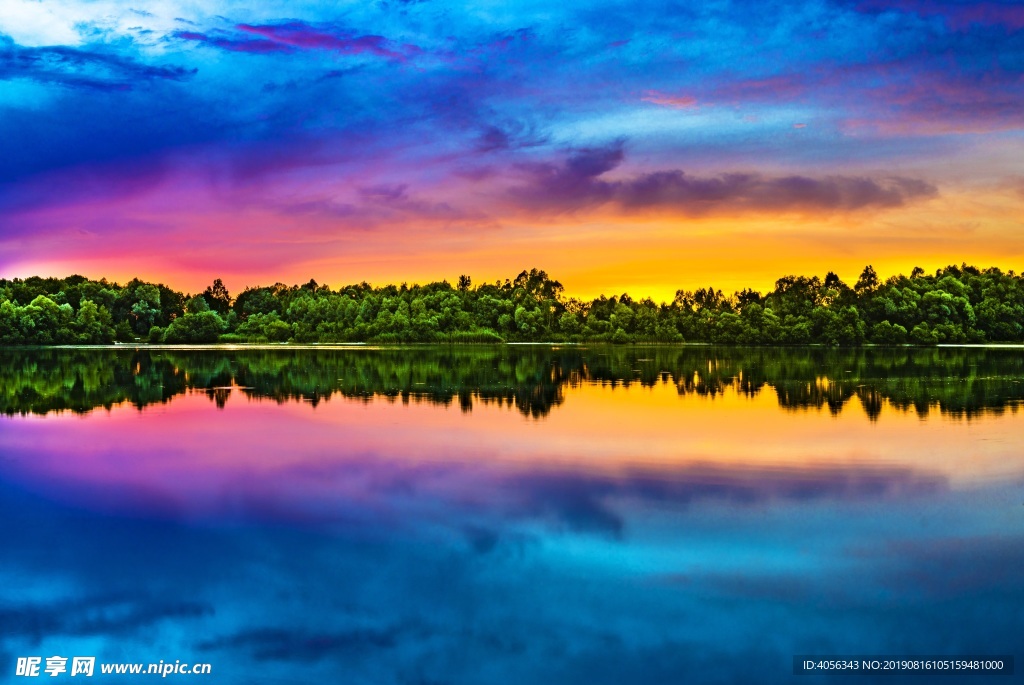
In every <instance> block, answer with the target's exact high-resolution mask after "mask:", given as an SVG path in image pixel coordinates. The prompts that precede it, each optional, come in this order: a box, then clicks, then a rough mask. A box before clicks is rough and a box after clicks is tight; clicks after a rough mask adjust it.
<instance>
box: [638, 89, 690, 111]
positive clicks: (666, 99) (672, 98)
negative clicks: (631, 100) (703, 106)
mask: <svg viewBox="0 0 1024 685" xmlns="http://www.w3.org/2000/svg"><path fill="white" fill-rule="evenodd" d="M640 99H641V100H643V101H644V102H650V103H653V104H655V105H661V106H662V107H671V108H673V109H692V108H694V107H696V106H697V98H695V97H692V96H690V95H670V94H668V93H662V92H661V91H657V90H646V91H644V96H643V97H642V98H640Z"/></svg>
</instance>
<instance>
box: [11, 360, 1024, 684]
mask: <svg viewBox="0 0 1024 685" xmlns="http://www.w3.org/2000/svg"><path fill="white" fill-rule="evenodd" d="M1022 402H1024V350H1022V349H1019V348H1018V349H1005V348H1004V349H1000V348H973V349H972V348H939V349H866V350H825V349H737V348H712V347H684V346H651V347H603V346H593V347H577V346H561V347H559V346H493V347H484V346H481V347H472V346H466V347H451V348H449V347H423V348H416V347H413V348H382V349H377V348H369V347H365V348H322V349H296V348H291V347H282V348H275V349H232V348H221V349H206V350H188V349H157V348H152V349H147V348H140V349H131V348H121V349H37V350H31V349H22V350H14V349H8V350H3V351H0V408H2V412H0V492H2V494H0V519H2V521H3V522H4V523H3V526H2V528H0V544H2V549H3V555H2V557H0V559H2V564H0V588H2V589H0V657H2V659H0V661H2V662H3V663H4V664H5V665H4V668H8V667H9V669H10V673H13V672H14V669H15V663H16V661H17V659H18V658H23V657H30V656H39V657H42V658H43V666H44V667H45V665H46V660H45V658H46V657H50V656H54V655H61V656H64V657H73V656H79V655H89V656H95V657H96V661H97V664H100V663H114V662H145V663H155V662H159V661H163V662H164V663H174V662H175V661H180V662H183V663H193V664H194V663H207V664H210V666H211V674H210V675H208V676H205V677H192V676H186V675H171V676H169V679H170V680H172V681H174V680H177V681H196V682H211V683H213V682H216V683H228V684H235V683H238V684H241V683H271V684H273V683H317V682H324V683H374V684H381V683H384V684H386V683H403V684H405V683H409V684H412V683H421V684H426V683H436V684H440V683H453V684H454V683H498V684H504V683H553V684H558V683H567V684H569V683H587V684H588V685H595V684H601V683H643V684H650V683H754V682H757V683H775V682H807V683H821V682H844V683H863V682H875V681H876V680H877V681H878V682H886V683H895V682H902V681H904V680H911V679H912V678H911V677H910V676H909V675H907V674H897V675H867V674H864V673H861V674H859V675H856V676H850V675H847V674H814V675H801V676H794V675H793V668H794V666H793V661H794V655H947V656H950V657H952V656H957V655H1016V657H1017V661H1018V663H1017V669H1016V671H1015V673H1016V674H1015V675H1013V676H993V675H989V674H984V675H979V674H977V673H960V674H957V675H955V676H952V677H947V678H942V679H940V682H950V683H952V682H957V683H961V682H992V683H999V682H1020V681H1021V676H1020V671H1021V665H1020V663H1019V662H1020V658H1021V656H1022V651H1021V647H1022V645H1024V639H1022V637H1021V636H1022V635H1024V582H1022V573H1024V449H1022V448H1024V439H1022V436H1024V411H1022ZM43 676H45V673H44V674H43ZM63 677H69V673H65V674H63ZM154 677H155V676H152V675H151V676H149V679H150V680H152V679H153V678H154ZM95 679H96V680H97V681H98V682H104V681H105V680H104V679H106V680H109V682H129V681H131V678H130V677H129V676H125V675H120V676H115V675H111V676H103V675H102V674H100V673H99V666H98V665H97V672H96V676H95ZM47 680H49V678H47ZM72 682H74V681H72Z"/></svg>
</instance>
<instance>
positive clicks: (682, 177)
mask: <svg viewBox="0 0 1024 685" xmlns="http://www.w3.org/2000/svg"><path fill="white" fill-rule="evenodd" d="M623 157H624V153H623V149H622V145H621V143H616V144H614V145H611V146H608V147H605V148H591V149H584V150H577V151H575V152H574V153H572V154H571V155H570V156H569V157H568V159H566V160H565V161H564V162H562V163H560V164H553V163H547V164H535V165H530V166H525V167H521V170H522V171H523V173H524V174H525V176H526V177H527V179H528V180H527V183H526V184H525V185H521V186H518V187H516V188H514V189H512V190H511V191H510V192H511V196H512V198H513V199H514V200H515V201H517V202H518V203H520V204H523V205H526V206H529V207H531V208H534V209H553V210H562V211H567V210H574V209H580V208H584V207H594V206H597V205H602V204H613V205H617V206H618V207H619V208H620V209H625V210H638V209H639V210H643V209H656V208H671V209H675V210H680V211H683V212H685V213H689V214H704V213H707V212H713V211H729V210H734V211H735V210H740V211H758V210H775V211H850V210H859V209H868V208H878V207H899V206H902V205H903V204H905V203H906V202H907V201H909V200H913V199H918V198H926V197H932V196H934V195H935V194H936V193H937V190H936V188H935V187H934V186H933V185H931V184H929V183H927V182H925V181H922V180H919V179H910V178H902V177H889V178H885V179H873V178H869V177H862V176H841V175H829V176H823V177H820V178H813V177H809V176H798V175H791V176H776V177H773V176H765V175H763V174H758V173H731V174H722V175H719V176H711V177H700V176H692V175H688V174H686V173H685V172H683V171H681V170H678V169H673V170H668V171H655V172H651V173H646V174H639V175H636V176H632V177H629V178H626V179H620V180H604V179H603V178H602V176H603V175H604V174H605V173H606V172H608V171H611V170H612V169H614V168H616V167H617V166H618V165H619V164H620V163H621V162H622V160H623Z"/></svg>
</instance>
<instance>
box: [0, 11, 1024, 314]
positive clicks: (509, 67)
mask: <svg viewBox="0 0 1024 685" xmlns="http://www.w3.org/2000/svg"><path fill="white" fill-rule="evenodd" d="M1021 112H1024V7H1022V6H1021V5H1020V4H1019V3H1016V2H1010V1H1005V2H1004V1H1002V0H988V1H985V2H963V1H961V0H935V1H925V0H897V1H895V2H885V3H883V2H877V1H876V0H825V1H820V2H802V1H794V2H786V1H781V2H718V1H713V0H712V1H707V2H704V1H702V2H658V3H640V4H638V3H626V2H610V1H608V0H587V1H585V2H575V1H572V0H570V1H567V2H560V3H551V2H547V1H545V2H532V1H525V2H517V3H500V2H472V3H457V2H446V1H442V0H423V1H420V2H416V1H412V2H401V1H398V0H389V1H386V2H382V1H377V2H350V3H346V2H332V3H324V2H245V3H241V2H233V1H229V0H211V1H210V2H202V3H196V2H193V1H192V0H171V1H166V2H149V3H126V2H120V1H118V0H95V1H92V2H70V1H68V0H55V1H52V2H51V1H47V0H43V1H33V0H8V1H7V2H5V3H4V11H3V13H2V14H0V277H5V278H11V277H27V276H30V275H44V276H66V275H70V274H72V273H80V274H83V275H86V276H89V277H93V278H99V277H107V278H110V279H112V280H119V281H122V282H123V281H126V280H128V279H130V278H132V277H136V276H138V277H141V278H144V279H147V280H152V281H159V282H163V283H166V284H168V285H171V286H172V287H176V288H179V289H182V290H187V291H191V292H196V291H199V290H201V289H202V288H204V287H205V286H206V285H209V284H210V283H211V282H212V280H213V279H214V278H218V277H219V278H222V279H223V280H224V282H225V284H226V285H227V286H228V288H229V290H231V291H232V293H237V292H239V291H241V290H242V289H243V288H244V287H247V286H256V285H261V284H264V285H266V284H272V283H274V282H284V283H304V282H306V281H308V280H309V279H310V278H314V279H316V280H317V282H319V283H326V284H329V285H331V286H334V287H338V286H341V285H344V284H348V283H357V282H361V281H368V282H371V283H375V284H380V285H382V284H386V283H389V282H394V283H400V282H409V283H414V282H420V283H423V282H428V281H435V280H441V279H448V280H449V281H454V280H455V279H456V278H457V277H458V276H459V275H460V274H468V275H470V276H472V277H473V279H474V282H476V283H481V282H490V281H494V280H496V279H502V280H503V279H505V278H513V277H514V276H515V275H516V274H517V273H518V272H519V271H521V270H522V269H529V268H533V267H536V268H540V269H544V270H546V271H547V272H548V273H549V274H550V275H551V276H552V277H554V278H556V279H558V280H559V281H561V282H562V283H563V285H564V286H565V288H566V294H567V295H569V296H577V297H594V296H597V295H598V294H601V293H605V294H618V293H621V292H624V291H628V292H629V293H630V294H632V295H633V296H634V297H643V296H651V297H654V298H655V299H656V300H666V299H671V298H672V296H673V294H674V292H675V291H676V290H677V289H680V288H682V289H693V288H697V287H704V286H707V285H714V286H715V287H718V288H722V289H723V290H725V291H726V292H731V291H733V290H737V289H740V288H743V287H754V288H756V289H760V290H765V289H768V288H770V287H771V285H772V284H773V283H774V281H775V279H777V278H778V277H780V276H783V275H786V274H803V275H813V274H817V275H824V274H825V273H826V272H827V271H829V270H832V271H835V272H837V273H838V274H839V275H840V276H842V277H843V278H844V279H846V280H848V281H851V282H852V281H853V280H855V279H856V277H857V275H858V274H859V272H860V270H861V269H862V268H863V267H864V265H866V264H872V265H874V267H875V268H876V270H877V271H878V272H879V274H880V275H881V276H883V277H887V276H889V275H892V274H895V273H909V272H910V270H911V269H912V268H913V267H914V266H922V267H924V268H926V269H927V270H933V269H935V268H938V267H941V266H945V265H947V264H951V263H955V264H959V263H961V262H967V263H969V264H975V265H977V266H982V267H984V266H991V265H994V266H999V267H1000V268H1003V269H1004V270H1009V269H1015V270H1017V271H1022V270H1024V231H1022V228H1024V135H1022V134H1024V116H1022V114H1021Z"/></svg>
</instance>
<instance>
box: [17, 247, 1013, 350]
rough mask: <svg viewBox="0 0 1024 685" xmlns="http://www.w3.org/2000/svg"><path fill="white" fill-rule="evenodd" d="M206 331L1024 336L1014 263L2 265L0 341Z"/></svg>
mask: <svg viewBox="0 0 1024 685" xmlns="http://www.w3.org/2000/svg"><path fill="white" fill-rule="evenodd" d="M114 341H122V342H136V341H143V342H149V343H169V344H177V343H214V342H299V343H308V342H372V343H435V342H449V343H460V342H484V343H486V342H541V341H551V342H610V343H630V342H705V343H716V344H740V345H803V344H823V345H832V346H855V345H861V344H864V343H874V344H883V345H893V344H907V343H909V344H916V345H932V344H936V343H982V342H1024V276H1022V275H1017V274H1015V273H1014V272H1013V271H1009V272H1003V271H1001V270H1000V269H998V268H996V267H990V268H987V269H979V268H977V267H973V266H968V265H966V264H963V265H961V266H955V265H951V266H947V267H945V268H942V269H938V270H937V271H936V272H935V273H934V274H928V273H925V271H924V270H923V269H921V268H919V267H915V268H914V269H913V271H912V272H911V273H910V275H909V276H905V275H902V274H901V275H898V276H893V277H891V278H889V279H887V280H885V281H881V280H880V279H879V277H878V275H877V273H876V272H875V270H874V269H873V268H872V267H871V266H867V267H865V268H864V270H863V271H862V273H861V275H860V277H859V278H858V279H857V281H856V282H855V283H854V284H853V285H852V286H850V285H848V284H846V283H844V282H843V281H842V279H840V278H839V277H838V276H837V275H836V274H835V273H832V272H829V273H828V274H827V275H826V276H825V278H824V279H821V278H819V277H817V276H814V277H806V276H784V277H783V278H780V279H778V280H777V281H776V282H775V287H774V288H773V289H772V290H771V291H770V292H767V293H760V292H758V291H755V290H751V289H744V290H741V291H738V292H735V293H733V294H732V295H725V294H724V293H723V292H722V291H721V290H718V289H715V288H713V287H708V288H700V289H697V290H693V291H691V290H679V291H677V292H676V294H675V297H674V298H673V300H672V301H671V302H662V303H660V304H659V303H655V302H654V301H653V300H652V299H651V298H643V299H633V298H632V297H630V295H629V294H626V293H623V294H622V295H618V296H612V297H606V296H604V295H602V296H601V297H598V298H596V299H593V300H590V301H584V300H580V299H576V298H567V297H566V296H565V294H564V289H563V287H562V284H561V283H559V282H558V281H556V280H553V279H551V278H550V277H549V276H548V274H547V273H545V272H544V271H542V270H538V269H531V270H529V271H525V270H524V271H522V272H521V273H520V274H519V275H518V276H516V277H515V278H514V279H512V280H509V279H506V280H505V281H496V282H494V283H484V284H481V285H474V284H473V282H472V279H471V278H470V277H469V276H465V275H463V276H459V278H458V279H457V280H456V282H455V285H452V284H451V283H449V282H448V281H440V282H436V283H428V284H426V285H411V286H410V285H407V284H405V283H403V284H401V285H386V286H380V287H374V286H371V285H369V284H367V283H365V282H364V283H359V284H355V285H347V286H342V287H340V288H337V289H332V288H329V287H328V286H325V285H319V284H318V283H317V282H316V281H314V280H310V281H309V282H308V283H306V284H304V285H291V286H288V285H285V284H283V283H277V284H275V285H272V286H260V287H249V288H246V289H245V290H243V291H242V292H241V293H239V294H238V296H237V297H232V296H231V294H230V293H229V292H228V290H227V288H226V287H225V286H224V284H223V282H222V281H221V279H216V280H215V281H214V282H213V283H212V284H211V285H210V286H209V287H208V288H206V290H204V291H203V292H201V293H198V294H194V295H191V294H186V293H182V292H179V291H176V290H173V289H172V288H169V287H167V286H165V285H163V284H154V283H147V282H144V281H141V280H139V279H134V280H132V281H130V282H129V283H127V284H126V285H118V284H116V283H110V282H108V281H107V280H106V279H101V280H98V281H97V280H90V279H87V278H85V277H83V276H70V277H67V278H41V277H31V278H26V279H11V280H7V279H0V344H2V345H51V344H106V343H111V342H114Z"/></svg>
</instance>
